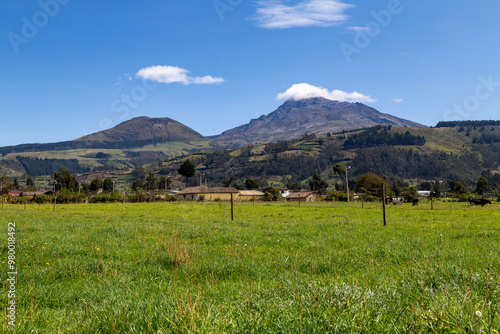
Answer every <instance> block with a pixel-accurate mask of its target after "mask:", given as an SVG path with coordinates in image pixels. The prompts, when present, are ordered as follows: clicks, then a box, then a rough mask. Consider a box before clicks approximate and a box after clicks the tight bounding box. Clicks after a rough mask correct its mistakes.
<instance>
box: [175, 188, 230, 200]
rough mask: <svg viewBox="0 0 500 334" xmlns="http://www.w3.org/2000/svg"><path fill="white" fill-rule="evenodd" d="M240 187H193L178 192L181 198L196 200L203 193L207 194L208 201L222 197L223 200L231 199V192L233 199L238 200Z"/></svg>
mask: <svg viewBox="0 0 500 334" xmlns="http://www.w3.org/2000/svg"><path fill="white" fill-rule="evenodd" d="M238 192H239V191H238V189H236V188H233V187H205V186H200V187H191V188H186V189H184V190H181V191H180V192H178V193H177V196H179V198H181V199H187V200H194V201H197V200H198V199H199V198H200V196H201V195H203V196H205V200H206V201H215V200H216V199H220V200H222V201H227V200H231V194H233V199H234V200H236V199H237V197H238Z"/></svg>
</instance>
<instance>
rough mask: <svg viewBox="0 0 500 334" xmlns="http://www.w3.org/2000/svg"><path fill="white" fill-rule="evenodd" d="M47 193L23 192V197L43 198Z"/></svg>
mask: <svg viewBox="0 0 500 334" xmlns="http://www.w3.org/2000/svg"><path fill="white" fill-rule="evenodd" d="M45 194H46V192H45V191H23V193H22V194H21V196H24V197H27V198H35V197H37V196H42V195H45Z"/></svg>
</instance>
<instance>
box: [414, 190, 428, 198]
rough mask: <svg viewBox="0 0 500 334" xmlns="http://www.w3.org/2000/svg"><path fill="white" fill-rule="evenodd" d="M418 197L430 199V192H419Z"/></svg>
mask: <svg viewBox="0 0 500 334" xmlns="http://www.w3.org/2000/svg"><path fill="white" fill-rule="evenodd" d="M417 194H418V197H430V196H431V191H430V190H419V191H417Z"/></svg>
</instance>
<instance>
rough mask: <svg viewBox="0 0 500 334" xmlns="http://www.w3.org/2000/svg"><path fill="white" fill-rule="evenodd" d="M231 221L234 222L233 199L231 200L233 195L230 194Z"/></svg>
mask: <svg viewBox="0 0 500 334" xmlns="http://www.w3.org/2000/svg"><path fill="white" fill-rule="evenodd" d="M231 220H234V199H233V193H231Z"/></svg>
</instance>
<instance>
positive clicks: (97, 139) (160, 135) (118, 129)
mask: <svg viewBox="0 0 500 334" xmlns="http://www.w3.org/2000/svg"><path fill="white" fill-rule="evenodd" d="M203 139H204V137H203V136H202V135H201V134H199V133H198V132H196V131H194V130H193V129H191V128H189V127H187V126H185V125H184V124H182V123H179V122H177V121H175V120H173V119H170V118H167V117H165V118H149V117H145V116H143V117H136V118H133V119H131V120H128V121H125V122H123V123H120V124H118V125H117V126H115V127H113V128H111V129H108V130H104V131H99V132H96V133H92V134H89V135H87V136H83V137H80V138H78V139H75V140H72V141H65V142H58V143H48V144H22V145H16V146H6V147H0V154H8V153H21V152H40V151H56V150H57V151H64V150H78V149H125V148H133V147H142V146H145V145H156V144H158V143H164V142H190V141H193V140H203Z"/></svg>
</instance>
